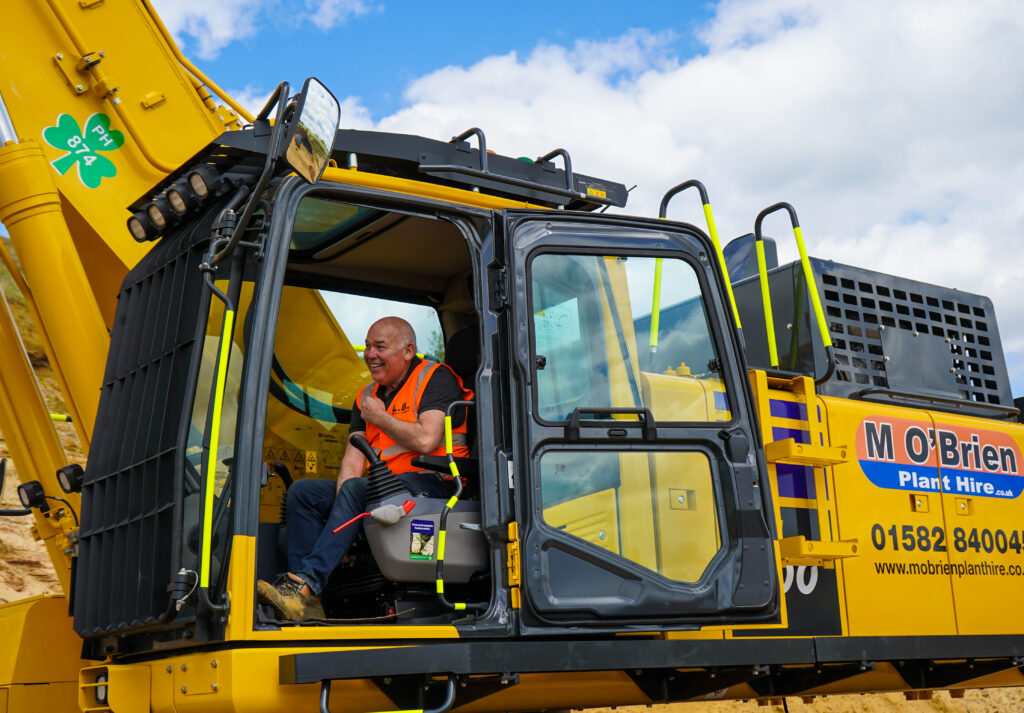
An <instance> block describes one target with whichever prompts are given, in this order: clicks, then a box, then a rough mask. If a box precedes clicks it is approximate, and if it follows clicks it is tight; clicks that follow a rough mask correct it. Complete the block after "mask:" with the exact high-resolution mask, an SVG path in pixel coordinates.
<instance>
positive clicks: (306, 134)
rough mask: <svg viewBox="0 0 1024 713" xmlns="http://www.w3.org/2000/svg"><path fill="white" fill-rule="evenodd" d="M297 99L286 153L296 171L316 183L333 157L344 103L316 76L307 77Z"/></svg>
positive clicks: (289, 162) (287, 159) (288, 160)
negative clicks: (335, 138) (332, 152)
mask: <svg viewBox="0 0 1024 713" xmlns="http://www.w3.org/2000/svg"><path fill="white" fill-rule="evenodd" d="M298 102H299V103H298V106H297V107H296V110H295V118H294V119H293V120H292V121H291V122H290V123H291V126H290V127H289V129H288V143H287V146H286V148H285V152H284V157H285V160H286V161H287V162H288V165H290V166H291V167H292V168H293V169H295V172H296V173H298V174H299V175H300V176H302V177H303V178H304V179H306V180H307V181H309V182H310V183H316V182H317V181H318V180H320V176H321V174H323V172H324V169H325V168H327V162H328V161H329V160H330V158H331V149H332V148H333V146H334V135H335V132H336V131H337V130H338V120H339V119H340V118H341V106H340V105H339V104H338V100H337V99H335V98H334V95H333V94H331V93H330V92H329V91H328V90H327V87H325V86H324V85H323V84H321V83H320V82H319V81H318V80H317V79H314V78H313V77H310V78H309V79H307V80H306V84H305V85H304V86H303V87H302V93H301V94H300V95H299V100H298Z"/></svg>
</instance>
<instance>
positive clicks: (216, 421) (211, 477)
mask: <svg viewBox="0 0 1024 713" xmlns="http://www.w3.org/2000/svg"><path fill="white" fill-rule="evenodd" d="M234 324H235V312H234V310H230V309H229V310H227V311H225V312H224V328H223V330H222V331H221V335H220V347H219V348H220V355H219V357H218V359H217V380H216V381H215V382H214V389H215V391H214V394H213V418H212V419H211V421H210V452H209V456H208V458H207V461H206V495H205V497H204V499H203V547H202V559H201V560H200V561H201V562H202V569H201V570H200V572H199V586H200V587H209V586H210V546H211V541H212V539H213V538H212V537H211V532H210V531H211V530H212V529H213V487H214V484H215V483H216V480H217V450H218V449H219V448H220V417H221V409H222V408H223V406H224V385H225V382H226V381H227V375H228V355H229V354H231V330H232V328H233V327H234Z"/></svg>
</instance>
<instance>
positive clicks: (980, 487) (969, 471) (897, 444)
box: [857, 416, 1024, 498]
mask: <svg viewBox="0 0 1024 713" xmlns="http://www.w3.org/2000/svg"><path fill="white" fill-rule="evenodd" d="M857 459H858V460H859V461H860V467H861V470H862V471H864V475H866V476H867V477H868V480H870V481H871V482H872V483H874V484H875V485H877V486H878V487H880V488H889V489H892V490H917V491H922V490H923V491H931V492H944V493H955V494H958V495H976V496H981V497H992V498H1016V497H1017V496H1018V495H1020V494H1021V492H1022V491H1024V477H1021V474H1020V468H1021V452H1020V448H1019V447H1018V446H1017V444H1016V442H1015V441H1014V440H1013V438H1011V437H1010V436H1009V435H1007V434H1005V433H1000V432H999V431H990V430H988V429H984V428H967V427H964V426H950V425H946V424H941V423H939V424H936V425H934V426H933V425H932V424H931V423H930V422H928V421H915V420H911V419H904V418H889V417H886V416H869V417H868V418H865V419H864V420H863V421H861V423H860V426H859V427H858V428H857Z"/></svg>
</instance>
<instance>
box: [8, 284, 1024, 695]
mask: <svg viewBox="0 0 1024 713" xmlns="http://www.w3.org/2000/svg"><path fill="white" fill-rule="evenodd" d="M0 272H2V267H0ZM3 277H6V275H0V278H3ZM3 283H4V281H3V279H0V284H2V286H3V287H4V288H5V289H4V291H5V292H6V293H7V294H8V295H9V298H10V299H11V311H12V312H13V313H14V315H15V319H16V320H17V321H18V323H19V325H20V326H22V328H23V329H22V331H23V335H25V337H24V338H25V345H26V349H27V350H28V352H29V355H30V359H31V360H32V363H33V364H34V365H35V367H36V373H37V375H38V377H39V381H40V384H41V386H42V389H43V392H44V394H43V395H44V397H45V398H46V401H47V405H48V407H49V408H50V409H51V410H52V411H54V412H62V401H61V397H60V392H59V391H58V389H57V387H56V384H55V382H54V380H53V373H52V371H51V370H50V368H49V364H48V363H47V361H46V357H45V356H44V354H43V350H42V347H41V345H40V344H39V343H38V341H37V340H36V339H35V337H34V335H33V333H32V332H31V331H28V330H26V329H25V327H26V326H27V325H28V316H27V313H26V310H25V308H24V306H23V305H21V304H20V300H19V296H17V295H12V294H11V292H10V283H9V282H7V283H6V284H3ZM57 430H58V432H59V434H60V437H61V440H62V442H63V443H64V447H65V449H66V451H67V453H68V457H69V459H70V460H72V461H76V462H79V463H82V464H83V465H84V459H83V457H82V452H81V449H80V448H79V447H78V442H77V439H76V438H75V433H74V428H73V426H71V425H69V424H57ZM6 457H9V454H8V452H7V447H6V444H4V443H3V441H2V440H0V458H6ZM17 485H18V476H17V471H16V469H15V467H14V466H13V464H12V463H11V461H9V460H8V461H7V474H6V478H5V483H4V489H3V496H2V497H0V509H4V508H20V507H21V504H20V503H19V502H18V496H17V492H16V488H17ZM59 591H60V588H59V585H58V582H57V578H56V577H55V576H54V574H53V570H52V568H51V567H50V561H49V558H48V556H47V554H46V550H45V549H44V548H43V546H42V544H41V543H39V542H37V541H36V540H35V539H34V537H33V536H32V517H8V518H0V603H4V602H10V601H14V600H17V599H23V598H25V597H30V596H34V595H37V594H56V593H59ZM786 704H787V706H788V710H789V711H790V712H791V713H811V712H813V713H886V712H888V711H898V712H900V713H933V712H940V713H1003V712H1009V711H1024V690H1018V689H1013V688H1005V689H986V690H975V691H967V692H966V695H965V696H964V697H963V698H960V699H954V698H951V696H950V694H949V693H948V692H945V691H940V692H938V693H936V694H935V696H934V697H933V698H932V699H931V700H925V701H908V700H906V698H905V697H904V695H903V694H901V693H884V694H871V695H853V696H826V697H818V698H816V699H815V700H814V701H813V702H811V703H804V702H803V701H801V699H799V698H788V699H786ZM612 710H615V711H616V713H755V711H764V712H765V713H781V712H782V711H784V710H785V709H784V708H783V706H780V705H768V706H762V705H759V704H758V702H757V701H748V702H742V701H720V702H719V701H716V702H701V703H681V704H674V705H656V706H646V707H645V706H631V707H619V708H617V709H611V708H598V709H594V710H593V713H611V711H612Z"/></svg>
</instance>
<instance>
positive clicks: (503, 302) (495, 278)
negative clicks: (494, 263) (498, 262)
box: [490, 267, 508, 311]
mask: <svg viewBox="0 0 1024 713" xmlns="http://www.w3.org/2000/svg"><path fill="white" fill-rule="evenodd" d="M490 273H491V274H490V278H491V279H490V283H491V306H492V310H493V311H499V310H503V309H506V308H507V307H508V270H506V269H505V268H504V267H497V268H492V269H491V271H490Z"/></svg>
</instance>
